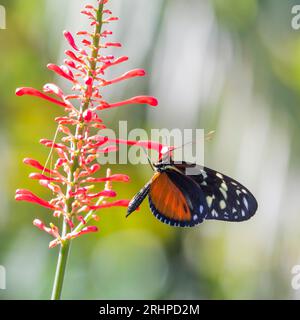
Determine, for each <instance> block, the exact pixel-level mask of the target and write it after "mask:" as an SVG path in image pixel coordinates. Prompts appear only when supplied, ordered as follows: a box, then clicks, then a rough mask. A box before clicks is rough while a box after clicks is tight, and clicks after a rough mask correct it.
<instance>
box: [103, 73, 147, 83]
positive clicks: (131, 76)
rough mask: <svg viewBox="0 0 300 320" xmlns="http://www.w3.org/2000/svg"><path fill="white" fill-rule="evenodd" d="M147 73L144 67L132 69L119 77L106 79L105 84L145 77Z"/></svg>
mask: <svg viewBox="0 0 300 320" xmlns="http://www.w3.org/2000/svg"><path fill="white" fill-rule="evenodd" d="M145 74H146V72H145V71H144V70H143V69H135V70H131V71H128V72H126V73H124V74H123V75H122V76H120V77H118V78H115V79H113V80H110V81H105V82H104V85H105V86H107V85H110V84H114V83H117V82H120V81H123V80H126V79H130V78H134V77H143V76H144V75H145Z"/></svg>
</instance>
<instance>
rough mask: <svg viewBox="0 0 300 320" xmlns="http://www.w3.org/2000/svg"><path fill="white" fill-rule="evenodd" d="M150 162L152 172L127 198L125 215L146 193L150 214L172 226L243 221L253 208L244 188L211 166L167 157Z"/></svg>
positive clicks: (251, 212)
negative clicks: (152, 167)
mask: <svg viewBox="0 0 300 320" xmlns="http://www.w3.org/2000/svg"><path fill="white" fill-rule="evenodd" d="M153 166H154V168H155V171H156V172H155V174H154V176H153V177H152V179H151V180H150V181H149V182H148V183H147V184H146V185H145V186H144V187H143V188H142V190H140V192H138V193H137V194H136V195H135V196H134V198H133V199H132V200H131V201H130V203H129V205H128V209H127V217H128V216H129V215H130V214H131V213H132V212H134V211H135V210H136V209H137V208H138V207H139V206H140V204H141V203H142V201H143V200H144V199H145V197H146V196H147V195H148V198H149V205H150V209H151V211H152V213H153V214H154V216H155V217H156V218H157V219H158V220H160V221H161V222H163V223H167V224H169V225H171V226H176V227H193V226H195V225H197V224H199V223H201V222H203V221H204V220H223V221H231V222H239V221H245V220H248V219H249V218H251V217H252V216H253V215H254V214H255V212H256V210H257V201H256V199H255V198H254V196H253V195H252V194H251V192H250V191H249V190H248V189H247V188H245V187H244V186H243V185H241V184H240V183H239V182H237V181H235V180H233V179H232V178H230V177H228V176H226V175H224V174H221V173H219V172H217V171H215V170H212V169H209V168H206V167H202V166H199V165H197V164H193V163H188V162H181V163H177V162H174V160H173V159H172V158H171V157H167V159H166V158H165V159H162V160H160V161H159V162H158V163H155V164H153ZM189 173H192V174H189ZM195 173H196V174H195Z"/></svg>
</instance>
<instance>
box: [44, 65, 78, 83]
mask: <svg viewBox="0 0 300 320" xmlns="http://www.w3.org/2000/svg"><path fill="white" fill-rule="evenodd" d="M47 68H48V69H49V70H52V71H54V72H55V73H57V74H58V75H59V76H62V77H63V78H66V79H68V80H70V81H72V82H74V81H75V79H74V77H73V76H72V75H71V74H70V73H69V72H66V70H64V69H63V68H62V67H59V66H57V65H56V64H53V63H49V64H48V65H47Z"/></svg>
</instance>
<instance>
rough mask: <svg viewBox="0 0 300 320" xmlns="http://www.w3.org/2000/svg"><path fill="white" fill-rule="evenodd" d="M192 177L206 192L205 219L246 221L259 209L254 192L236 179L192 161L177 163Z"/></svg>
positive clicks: (182, 170)
mask: <svg viewBox="0 0 300 320" xmlns="http://www.w3.org/2000/svg"><path fill="white" fill-rule="evenodd" d="M175 166H176V168H177V169H179V170H180V171H181V172H182V173H184V174H185V175H188V176H189V177H190V178H192V179H193V180H194V181H195V182H197V184H198V185H199V186H200V188H201V189H202V191H203V193H204V194H205V201H206V204H207V207H208V214H207V215H206V217H205V219H214V220H223V221H236V222H238V221H244V220H248V219H250V218H251V217H252V216H253V215H254V214H255V212H256V210H257V201H256V199H255V198H254V196H253V195H252V193H251V192H250V191H249V190H248V189H247V188H246V187H244V186H243V185H241V184H240V183H239V182H237V181H236V180H234V179H232V178H230V177H228V176H226V175H224V174H222V173H219V172H217V171H215V170H212V169H209V168H206V167H201V166H198V165H195V164H191V163H181V164H176V165H175Z"/></svg>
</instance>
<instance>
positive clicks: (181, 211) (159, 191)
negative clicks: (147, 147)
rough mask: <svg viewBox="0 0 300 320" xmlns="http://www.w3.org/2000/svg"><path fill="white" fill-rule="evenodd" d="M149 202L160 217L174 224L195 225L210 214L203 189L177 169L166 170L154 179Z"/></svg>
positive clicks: (161, 219)
mask: <svg viewBox="0 0 300 320" xmlns="http://www.w3.org/2000/svg"><path fill="white" fill-rule="evenodd" d="M149 204H150V209H151V211H152V212H153V214H154V215H155V217H156V218H157V219H159V220H160V221H162V222H164V223H167V224H170V225H173V226H181V227H191V226H194V225H196V224H199V223H201V222H202V221H203V219H204V217H205V215H206V214H207V205H206V203H205V196H204V194H203V193H202V191H201V188H200V187H199V186H198V185H197V183H195V182H194V181H193V180H192V179H190V178H189V177H187V176H185V175H184V174H182V173H181V172H180V171H178V170H176V168H168V169H166V170H164V171H163V172H162V173H160V174H159V176H158V177H157V178H156V179H155V180H154V181H153V182H152V184H151V186H150V191H149Z"/></svg>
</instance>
